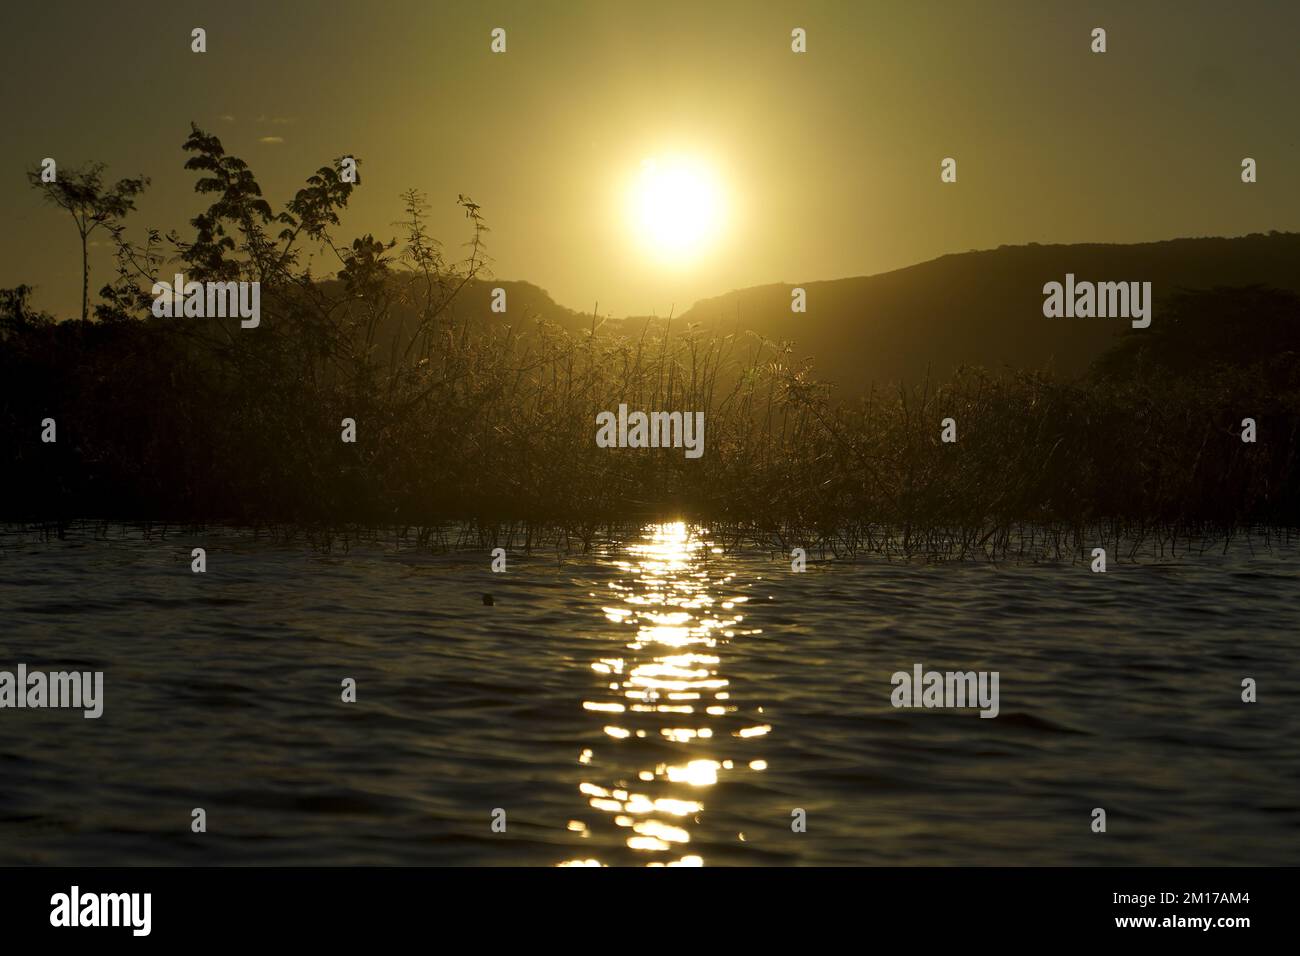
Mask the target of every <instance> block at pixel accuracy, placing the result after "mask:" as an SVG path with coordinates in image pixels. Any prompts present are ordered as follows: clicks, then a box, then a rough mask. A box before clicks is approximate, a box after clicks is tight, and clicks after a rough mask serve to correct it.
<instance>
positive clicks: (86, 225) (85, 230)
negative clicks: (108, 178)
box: [27, 163, 149, 321]
mask: <svg viewBox="0 0 1300 956" xmlns="http://www.w3.org/2000/svg"><path fill="white" fill-rule="evenodd" d="M106 168H107V167H106V166H105V164H104V163H90V164H88V165H85V166H80V167H75V168H71V169H68V168H64V169H61V170H59V172H58V175H57V177H56V178H55V180H54V181H53V182H45V181H43V180H42V178H41V172H42V170H41V169H40V168H39V167H35V168H32V169H29V170H28V171H27V180H28V182H30V183H31V184H32V188H34V189H36V190H37V191H38V192H40V194H41V196H42V197H43V198H44V199H45V201H46V202H48V203H51V204H53V205H55V206H58V207H59V208H60V209H64V210H67V212H68V214H69V215H71V216H72V221H73V222H75V223H76V224H77V235H78V236H80V237H81V318H82V321H85V320H86V319H87V318H88V317H89V315H90V257H89V255H88V251H87V248H88V242H87V240H88V238H89V236H90V234H91V233H92V232H94V231H95V230H96V229H98V228H99V227H100V226H106V225H109V224H111V223H113V222H114V221H115V220H118V219H121V218H123V217H124V216H125V215H126V214H127V213H128V212H130V211H132V210H133V209H135V197H136V196H138V195H140V193H142V192H144V190H145V187H146V186H148V185H149V178H148V177H147V176H139V177H137V178H135V179H119V180H118V181H117V182H116V183H114V184H113V186H112V187H110V188H108V189H105V187H104V170H105V169H106Z"/></svg>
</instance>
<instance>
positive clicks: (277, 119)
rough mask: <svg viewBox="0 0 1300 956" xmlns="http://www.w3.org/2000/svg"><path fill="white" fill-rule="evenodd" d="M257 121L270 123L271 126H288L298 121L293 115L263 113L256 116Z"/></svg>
mask: <svg viewBox="0 0 1300 956" xmlns="http://www.w3.org/2000/svg"><path fill="white" fill-rule="evenodd" d="M257 121H258V122H259V123H270V124H271V125H272V126H290V125H292V124H293V123H296V122H298V119H297V117H294V116H266V115H265V114H263V115H262V116H259V117H258V118H257Z"/></svg>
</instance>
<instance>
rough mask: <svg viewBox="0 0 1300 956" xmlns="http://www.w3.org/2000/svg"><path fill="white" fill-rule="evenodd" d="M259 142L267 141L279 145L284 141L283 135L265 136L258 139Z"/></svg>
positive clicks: (271, 144) (272, 144)
mask: <svg viewBox="0 0 1300 956" xmlns="http://www.w3.org/2000/svg"><path fill="white" fill-rule="evenodd" d="M258 142H259V143H266V144H267V145H269V146H278V145H280V144H281V143H283V142H284V137H283V136H263V137H262V138H261V139H259V140H258Z"/></svg>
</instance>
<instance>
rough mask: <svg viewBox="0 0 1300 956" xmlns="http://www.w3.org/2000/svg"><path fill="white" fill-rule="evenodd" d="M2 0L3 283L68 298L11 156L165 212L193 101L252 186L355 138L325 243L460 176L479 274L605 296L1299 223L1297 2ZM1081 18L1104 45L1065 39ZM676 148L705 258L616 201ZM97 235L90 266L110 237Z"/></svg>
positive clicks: (160, 218) (649, 297) (664, 306)
mask: <svg viewBox="0 0 1300 956" xmlns="http://www.w3.org/2000/svg"><path fill="white" fill-rule="evenodd" d="M24 6H25V9H20V8H19V7H18V5H15V4H10V5H6V8H5V10H4V11H3V13H2V14H0V53H2V54H3V56H4V61H5V63H6V71H5V74H6V75H5V79H4V83H5V85H6V87H7V88H6V89H5V91H4V97H3V102H4V104H5V105H4V106H3V107H2V108H3V109H4V111H5V114H6V117H5V119H6V122H5V123H4V128H5V136H4V139H5V145H4V150H3V173H4V175H3V180H2V184H0V218H2V219H3V222H4V223H5V226H6V228H5V229H4V231H3V236H2V237H0V243H2V244H3V246H2V248H0V286H11V285H16V284H18V283H19V282H27V283H31V284H35V285H37V286H38V293H37V296H36V299H37V302H38V304H40V305H42V306H44V307H46V308H51V309H56V310H58V311H59V312H60V313H61V314H64V313H72V312H74V311H76V309H77V304H78V302H79V297H80V275H79V273H80V261H79V250H78V248H77V242H76V235H75V232H74V230H73V228H72V226H71V223H70V221H64V219H61V218H60V213H58V212H56V211H54V210H51V209H49V208H47V207H43V206H42V205H41V204H40V201H39V197H38V196H37V195H36V194H35V193H34V192H33V191H32V190H31V189H30V188H29V187H28V186H27V185H26V183H25V182H24V180H23V177H22V172H23V169H24V168H26V167H28V166H31V165H33V164H35V163H38V162H39V161H40V160H41V159H42V158H43V157H46V156H51V157H54V158H55V159H56V160H57V161H58V162H60V163H61V164H62V163H67V164H76V163H79V162H82V161H85V160H89V159H100V160H104V161H106V162H108V163H109V172H110V175H115V176H126V175H135V174H138V173H145V174H147V175H149V176H151V177H153V180H154V186H153V188H152V189H151V190H150V192H149V193H148V194H147V195H146V196H145V198H144V199H143V201H142V202H141V203H140V204H139V208H140V211H139V212H138V213H137V214H136V215H134V216H133V217H132V218H131V219H130V220H129V223H130V224H131V227H132V228H133V230H135V234H136V235H139V231H140V230H141V229H143V228H144V227H146V226H157V227H160V228H163V229H168V228H172V227H178V226H182V225H183V224H184V223H185V222H186V221H187V220H188V218H189V217H190V216H192V215H193V214H194V213H195V212H196V211H197V210H198V209H199V208H201V206H202V199H201V197H198V196H196V195H194V194H193V192H192V186H193V174H190V173H186V172H184V171H183V170H182V168H181V167H182V164H183V162H184V159H185V156H184V154H182V153H181V151H180V148H179V147H180V144H181V143H182V142H183V141H184V139H185V136H186V134H187V132H188V124H189V122H190V120H194V121H196V122H197V123H198V124H199V125H200V126H202V127H204V128H205V129H208V130H209V131H212V132H215V133H217V134H218V135H220V136H221V137H222V140H223V142H224V143H225V144H226V147H227V149H228V151H230V152H233V153H236V154H237V155H240V156H242V157H244V158H245V159H246V160H248V161H249V162H250V163H251V165H252V166H253V168H254V170H255V172H256V173H257V175H258V177H259V180H260V181H261V183H262V185H263V188H264V190H265V191H266V194H267V198H268V199H270V200H271V201H272V204H273V205H276V206H278V205H279V204H281V203H282V202H283V201H284V200H286V199H288V198H290V197H291V196H292V193H293V190H294V189H296V188H297V187H298V186H299V185H300V184H301V182H302V180H303V179H304V178H305V177H306V176H307V175H308V174H310V172H311V171H313V170H314V169H315V168H316V167H317V166H320V165H322V164H325V163H327V162H329V161H330V160H332V159H333V158H334V157H336V156H340V155H343V154H349V153H350V154H355V155H356V156H358V157H360V158H361V160H362V167H361V175H362V179H363V185H362V187H361V189H360V190H359V191H358V192H357V194H356V196H355V198H354V202H353V206H352V209H351V211H350V214H349V215H348V217H347V218H346V219H345V221H344V228H343V230H341V232H340V235H341V236H343V237H346V238H348V239H350V238H351V237H352V236H354V235H359V234H362V233H365V232H373V233H375V234H376V235H377V236H380V237H392V236H394V235H396V234H397V233H398V231H399V230H398V229H397V228H396V227H394V226H393V225H392V223H393V222H394V221H395V220H397V219H399V218H400V215H401V210H400V203H399V201H398V198H397V196H398V193H399V192H401V191H402V190H403V189H405V188H407V187H409V186H416V187H419V188H421V189H424V190H425V191H426V192H428V193H429V196H430V201H431V202H432V204H433V206H434V209H433V213H434V215H433V220H432V221H433V226H434V229H435V232H436V234H437V235H439V236H440V238H442V239H443V241H444V242H445V243H446V244H448V245H449V246H453V247H454V246H455V245H456V244H458V243H459V242H461V241H463V240H464V239H466V238H468V234H467V232H466V230H465V221H464V219H463V214H462V213H461V212H460V210H458V209H457V207H456V205H455V199H456V195H457V193H466V194H468V195H470V196H472V197H473V198H474V200H475V201H477V202H478V203H480V204H481V206H482V210H483V213H484V215H485V216H486V218H487V221H488V223H489V225H490V226H491V228H492V233H491V234H490V236H489V240H490V246H489V252H490V253H491V254H492V256H493V257H494V259H495V261H494V264H493V265H494V271H495V274H496V275H497V276H499V277H500V278H503V279H526V280H528V281H531V282H534V283H536V284H538V285H540V286H542V287H543V288H545V289H547V290H548V291H549V292H550V293H551V294H552V296H554V298H555V299H556V300H557V301H559V302H561V303H563V304H565V305H568V306H570V307H573V308H577V309H580V310H588V309H590V308H591V307H592V304H593V303H595V302H597V301H599V303H600V308H601V311H602V313H610V312H612V313H613V314H648V313H650V312H657V313H658V314H661V315H662V314H665V313H667V311H668V310H669V309H670V308H672V307H674V306H675V307H676V309H677V311H678V312H681V311H683V310H684V309H685V308H686V307H688V306H689V305H690V304H691V303H692V302H693V301H695V300H696V299H698V298H702V297H706V296H710V295H716V294H720V293H722V292H725V291H728V290H729V289H732V288H739V287H744V286H749V285H757V284H762V283H768V282H778V281H792V282H793V281H808V280H813V279H824V278H834V277H839V276H848V275H862V274H869V273H873V272H879V271H883V270H887V269H891V268H897V267H900V266H905V265H909V264H912V263H915V262H918V261H922V260H925V259H929V258H933V257H935V256H938V255H942V254H945V253H949V252H962V251H966V250H968V249H972V248H989V247H993V246H997V245H1000V244H1002V243H1023V242H1076V241H1107V242H1133V241H1144V240H1152V239H1163V238H1172V237H1176V236H1192V235H1238V234H1242V233H1247V232H1253V231H1267V230H1269V229H1281V230H1296V229H1300V188H1298V187H1297V185H1296V177H1297V176H1298V175H1300V144H1298V143H1297V133H1296V129H1297V124H1296V122H1295V116H1296V107H1295V97H1296V92H1297V90H1298V89H1300V66H1298V65H1297V64H1298V63H1300V57H1297V56H1296V54H1295V44H1296V38H1297V36H1300V4H1294V3H1282V2H1269V3H1265V2H1239V3H1233V4H1225V3H1211V2H1199V3H1198V2H1150V0H1142V2H1120V3H1073V2H1072V3H1064V2H1054V0H1031V2H1014V3H1012V2H996V0H990V2H986V3H971V2H953V3H928V2H872V3H866V2H840V3H832V2H823V3H814V2H809V3H784V2H749V3H715V2H709V3H700V2H677V0H656V2H653V3H649V2H640V3H633V2H622V0H605V2H590V3H588V2H576V0H575V2H542V0H532V2H526V3H492V2H454V3H430V2H410V3H377V2H374V3H355V2H349V3H343V2H337V0H318V2H310V3H307V2H292V3H290V2H285V3H267V2H245V0H223V2H220V3H176V2H166V3H162V2H148V3H134V4H130V5H110V4H101V3H53V4H48V5H46V4H30V5H24ZM195 26H202V27H203V28H204V29H206V30H207V34H208V52H207V53H205V54H194V53H192V52H191V51H190V30H191V29H192V28H193V27H195ZM1097 26H1102V27H1104V28H1106V30H1107V43H1108V50H1107V52H1106V53H1105V54H1094V53H1092V52H1091V51H1090V49H1089V44H1090V32H1091V30H1092V29H1093V28H1094V27H1097ZM494 27H502V28H504V29H505V30H506V38H507V51H506V53H504V54H493V53H492V52H491V51H490V49H489V44H490V42H491V37H490V31H491V30H492V29H493V28H494ZM795 27H802V28H803V29H805V30H806V31H807V46H808V52H807V53H805V54H795V53H792V52H791V50H790V31H791V30H792V29H793V28H795ZM671 155H677V156H683V157H686V158H687V159H688V160H689V162H690V163H693V164H695V165H696V166H698V167H699V168H703V169H707V170H708V171H709V175H710V176H712V177H714V178H715V179H716V182H717V183H718V184H719V196H720V202H721V205H722V217H721V219H722V221H721V225H720V226H719V228H718V231H717V234H716V236H714V237H713V239H712V240H711V241H710V242H707V243H705V244H704V246H703V247H702V248H701V249H700V250H699V253H698V255H693V256H690V257H688V258H687V260H686V261H677V262H664V261H662V259H661V258H660V257H656V256H653V255H650V254H648V253H647V250H646V248H645V247H644V245H643V244H641V243H639V242H638V241H637V239H636V236H635V235H634V232H633V230H632V228H631V227H630V225H629V222H628V216H627V214H626V209H627V205H628V201H629V197H628V191H629V184H630V183H632V182H633V181H635V179H636V177H637V176H638V174H639V172H640V170H641V169H642V163H643V161H644V160H646V159H648V158H655V157H666V156H671ZM949 156H951V157H954V158H955V159H956V160H957V163H958V181H957V182H956V183H955V184H950V185H945V184H942V183H940V181H939V163H940V160H941V159H943V158H944V157H949ZM1246 156H1250V157H1253V158H1255V159H1256V160H1257V161H1258V163H1259V182H1258V183H1256V184H1254V185H1251V186H1246V185H1243V184H1242V183H1241V181H1240V176H1239V171H1240V163H1241V159H1242V158H1243V157H1246ZM95 255H96V258H95V259H94V260H93V266H94V270H95V271H94V273H93V274H92V288H96V289H97V288H98V287H99V285H101V284H102V283H103V282H104V281H106V280H107V279H108V278H109V265H110V264H109V261H108V257H107V253H106V250H105V249H103V248H100V249H98V250H96V253H95ZM320 265H321V268H327V265H326V263H324V262H323V261H322V262H321V264H320Z"/></svg>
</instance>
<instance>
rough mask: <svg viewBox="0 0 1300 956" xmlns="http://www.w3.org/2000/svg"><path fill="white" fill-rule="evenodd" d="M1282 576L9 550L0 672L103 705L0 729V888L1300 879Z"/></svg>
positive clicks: (647, 557)
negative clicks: (239, 880)
mask: <svg viewBox="0 0 1300 956" xmlns="http://www.w3.org/2000/svg"><path fill="white" fill-rule="evenodd" d="M192 547H205V548H207V550H208V570H207V573H206V574H193V573H191V571H190V549H191V548H192ZM1298 584H1300V561H1298V560H1297V555H1296V553H1295V552H1294V551H1292V550H1290V549H1286V548H1281V549H1279V548H1274V549H1271V550H1261V549H1259V548H1256V549H1255V550H1254V552H1253V553H1252V552H1251V550H1250V549H1247V548H1245V547H1243V546H1234V548H1233V549H1231V550H1230V552H1229V553H1228V554H1227V555H1226V556H1225V555H1221V554H1214V555H1198V556H1189V557H1180V558H1179V559H1178V560H1176V561H1174V560H1167V561H1165V562H1163V563H1156V562H1150V561H1148V562H1146V563H1142V564H1138V565H1125V564H1118V565H1116V564H1112V565H1111V568H1110V570H1109V571H1108V572H1107V573H1106V574H1104V575H1102V574H1093V573H1091V572H1090V571H1089V570H1088V567H1087V564H1086V563H1085V564H1076V565H1068V564H1067V565H1032V564H1021V565H1001V566H994V565H988V564H977V563H962V564H943V565H927V564H904V563H899V562H892V563H891V562H886V561H883V560H879V559H876V560H863V561H858V562H817V561H812V562H810V564H809V566H808V570H807V572H806V573H803V574H795V573H792V572H791V570H790V564H789V559H788V558H787V557H782V556H781V555H768V554H759V553H751V554H740V555H734V554H724V553H722V551H720V550H719V549H717V548H715V547H714V546H713V545H712V543H711V542H710V541H709V539H708V537H707V535H704V536H697V535H693V534H690V533H688V532H687V530H686V529H685V528H684V527H682V526H679V525H666V526H659V527H654V528H648V529H646V531H645V532H644V533H643V534H642V535H640V536H635V537H633V538H631V539H629V540H627V541H624V542H619V543H617V544H614V545H611V546H609V547H608V548H605V549H602V550H601V551H600V552H599V553H597V554H594V555H585V556H566V557H564V558H562V559H561V558H558V557H556V556H555V555H551V556H539V555H536V554H535V555H532V556H525V555H522V554H521V555H512V556H511V557H510V563H509V568H508V571H507V572H506V573H504V574H493V573H491V572H490V570H489V557H488V555H487V554H486V553H482V554H480V553H465V552H461V553H456V554H451V555H445V554H444V555H435V554H429V553H425V552H422V551H416V550H403V549H398V548H394V547H383V546H380V545H377V544H372V545H368V546H366V547H364V548H353V549H351V550H349V551H348V552H347V553H340V552H339V551H337V550H336V551H334V552H333V553H329V554H324V553H319V552H316V551H313V550H312V549H310V548H307V547H305V546H302V545H297V544H294V545H284V544H270V543H267V542H266V541H264V540H263V541H257V540H254V539H253V538H252V537H251V536H248V535H241V534H237V533H234V532H225V533H220V534H210V535H204V536H202V537H175V536H168V537H167V538H165V539H162V540H160V539H159V538H158V537H157V536H154V537H152V538H150V539H148V540H146V539H144V538H143V537H141V536H140V535H138V534H134V535H132V534H118V535H110V537H109V538H108V539H107V540H103V539H95V538H94V537H93V536H92V535H89V534H86V535H80V536H79V535H73V536H71V537H70V538H69V539H68V540H64V541H57V540H55V541H46V540H42V539H39V538H35V537H30V536H12V535H11V536H8V537H7V538H6V539H5V540H4V542H3V544H0V670H10V671H12V670H14V669H15V668H16V666H17V664H18V663H20V662H21V663H25V664H27V665H28V667H29V668H31V669H44V670H64V669H79V670H102V671H104V672H105V698H106V700H105V711H104V715H103V717H102V718H100V719H99V720H85V719H83V718H82V716H81V714H80V712H79V711H66V710H29V709H24V710H16V709H0V863H4V864H15V863H47V864H48V863H53V864H143V863H195V864H198V863H240V864H264V863H265V864H270V863H282V864H388V863H396V864H536V865H556V864H563V863H587V864H591V863H603V864H611V865H633V864H634V865H643V864H685V865H699V864H701V863H702V864H704V865H716V864H756V865H770V864H785V865H792V864H1072V863H1082V864H1138V863H1142V864H1246V863H1266V864H1296V863H1298V862H1300V853H1298V852H1297V846H1298V845H1300V840H1298V838H1300V797H1298V796H1297V794H1298V793H1300V746H1298V745H1297V742H1296V732H1297V729H1298V722H1297V720H1296V715H1297V707H1298V704H1297V700H1298V699H1300V698H1298V695H1300V666H1298V664H1297V648H1298V647H1300V601H1298V600H1297V593H1298V588H1297V585H1298ZM485 592H490V593H491V594H492V595H493V596H494V598H495V603H494V604H493V605H492V606H485V605H484V604H483V602H482V595H483V594H484V593H485ZM918 663H919V664H922V665H923V666H924V667H925V669H927V670H930V669H934V670H944V671H946V670H961V671H967V670H989V671H998V672H999V675H1000V683H999V687H1000V713H999V715H998V716H997V717H996V718H994V719H981V718H980V717H979V716H978V713H977V711H975V710H970V709H967V710H920V709H918V710H905V709H895V708H893V707H892V706H891V704H890V693H891V691H892V689H893V688H892V686H891V682H890V677H891V675H892V674H893V673H894V672H896V671H908V672H910V671H911V669H912V667H913V665H915V664H918ZM348 677H351V678H354V679H355V680H356V682H357V701H356V702H355V703H344V702H343V701H342V700H341V696H340V695H341V682H342V681H343V679H344V678H348ZM1246 677H1250V678H1254V679H1255V680H1256V681H1257V682H1258V688H1259V690H1258V694H1259V701H1258V703H1255V704H1245V703H1242V701H1241V682H1242V679H1243V678H1246ZM195 807H202V808H203V809H204V810H205V811H206V813H207V824H208V830H207V832H206V833H202V834H195V833H192V832H191V828H190V822H191V810H192V809H193V808H195ZM1095 807H1102V808H1105V810H1106V812H1107V815H1108V819H1107V832H1106V833H1105V834H1095V833H1093V832H1091V830H1090V823H1091V820H1092V810H1093V808H1095ZM497 810H502V811H504V817H503V819H504V824H505V830H504V832H495V831H494V829H493V826H492V823H493V819H494V811H497ZM798 811H802V814H800V813H799V812H798ZM495 817H496V818H497V819H502V815H501V814H499V813H496V814H495ZM800 817H803V818H805V819H806V832H794V830H793V829H792V822H793V821H795V820H796V819H798V818H800Z"/></svg>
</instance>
